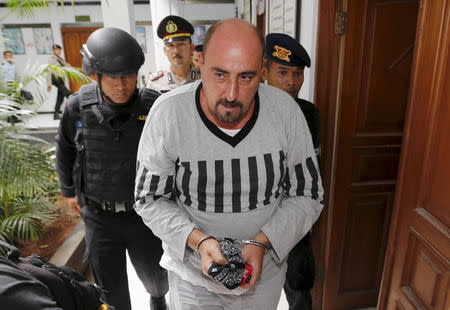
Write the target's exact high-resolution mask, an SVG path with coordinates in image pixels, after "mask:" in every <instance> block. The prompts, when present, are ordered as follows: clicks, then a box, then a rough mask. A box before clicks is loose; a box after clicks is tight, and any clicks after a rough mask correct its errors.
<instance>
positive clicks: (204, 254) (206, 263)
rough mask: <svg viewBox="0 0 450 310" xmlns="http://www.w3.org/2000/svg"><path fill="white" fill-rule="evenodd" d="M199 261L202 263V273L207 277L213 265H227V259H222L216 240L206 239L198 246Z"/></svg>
mask: <svg viewBox="0 0 450 310" xmlns="http://www.w3.org/2000/svg"><path fill="white" fill-rule="evenodd" d="M198 252H199V254H200V260H201V263H202V272H203V274H204V275H208V269H209V267H211V265H212V264H213V263H219V264H221V265H225V264H227V263H228V261H227V259H226V258H225V257H223V255H222V250H221V247H220V244H219V242H218V241H217V240H216V239H213V238H211V239H207V240H205V241H203V242H202V243H201V244H200V247H199V248H198Z"/></svg>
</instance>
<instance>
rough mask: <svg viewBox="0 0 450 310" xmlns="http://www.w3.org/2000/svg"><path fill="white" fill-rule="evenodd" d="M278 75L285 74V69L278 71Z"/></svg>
mask: <svg viewBox="0 0 450 310" xmlns="http://www.w3.org/2000/svg"><path fill="white" fill-rule="evenodd" d="M278 74H279V75H282V76H285V75H286V74H287V71H278Z"/></svg>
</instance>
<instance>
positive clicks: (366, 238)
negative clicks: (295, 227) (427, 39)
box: [323, 0, 419, 310]
mask: <svg viewBox="0 0 450 310" xmlns="http://www.w3.org/2000/svg"><path fill="white" fill-rule="evenodd" d="M347 5H348V6H347V16H348V24H347V29H348V30H347V33H346V34H345V38H344V43H343V44H344V46H343V54H344V56H343V57H344V58H343V72H342V87H341V96H340V111H339V121H338V122H339V123H338V135H337V149H336V176H335V181H334V182H335V184H334V193H335V194H334V203H333V205H332V206H331V208H332V212H331V214H332V217H331V230H330V232H329V236H330V246H329V249H328V253H327V259H328V265H327V271H326V279H325V282H324V296H323V309H326V310H341V309H342V310H350V309H358V308H364V307H371V306H375V305H376V304H377V298H378V292H379V288H380V283H381V277H382V271H383V263H384V256H385V250H386V243H387V237H388V232H389V226H390V219H391V213H392V212H391V211H392V206H393V197H394V194H395V187H396V178H397V170H398V163H399V158H400V150H401V143H402V139H403V124H404V117H405V113H406V112H405V110H406V105H407V101H408V89H409V83H410V75H411V64H412V56H413V50H414V42H415V33H416V22H417V16H418V6H419V1H418V0H403V1H402V0H395V1H392V0H364V1H362V0H349V1H348V2H347Z"/></svg>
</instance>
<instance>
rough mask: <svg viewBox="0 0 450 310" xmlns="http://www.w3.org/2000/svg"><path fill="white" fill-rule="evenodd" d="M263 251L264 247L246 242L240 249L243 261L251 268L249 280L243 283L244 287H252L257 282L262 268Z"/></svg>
mask: <svg viewBox="0 0 450 310" xmlns="http://www.w3.org/2000/svg"><path fill="white" fill-rule="evenodd" d="M264 253H265V249H264V248H262V247H259V246H257V245H253V244H247V245H246V246H245V247H244V249H243V250H242V257H243V258H244V261H245V262H246V263H247V264H249V265H250V266H252V268H253V270H252V273H251V276H252V278H251V279H250V282H248V283H246V284H244V288H245V289H249V288H252V287H254V286H255V285H256V282H258V280H259V278H260V276H261V273H262V269H263V261H264Z"/></svg>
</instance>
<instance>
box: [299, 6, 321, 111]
mask: <svg viewBox="0 0 450 310" xmlns="http://www.w3.org/2000/svg"><path fill="white" fill-rule="evenodd" d="M301 5H302V8H301V17H300V18H301V19H300V29H299V30H300V43H301V44H302V45H303V47H304V48H305V49H306V51H307V52H308V54H309V57H311V68H309V69H308V68H305V82H304V83H303V86H302V89H301V90H300V94H299V97H300V98H304V99H306V100H309V101H312V102H314V87H315V85H314V80H315V75H316V45H317V43H316V41H317V20H318V19H319V17H318V12H319V8H318V5H319V4H318V1H315V0H302V1H301Z"/></svg>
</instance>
